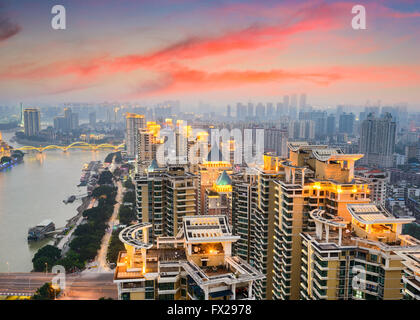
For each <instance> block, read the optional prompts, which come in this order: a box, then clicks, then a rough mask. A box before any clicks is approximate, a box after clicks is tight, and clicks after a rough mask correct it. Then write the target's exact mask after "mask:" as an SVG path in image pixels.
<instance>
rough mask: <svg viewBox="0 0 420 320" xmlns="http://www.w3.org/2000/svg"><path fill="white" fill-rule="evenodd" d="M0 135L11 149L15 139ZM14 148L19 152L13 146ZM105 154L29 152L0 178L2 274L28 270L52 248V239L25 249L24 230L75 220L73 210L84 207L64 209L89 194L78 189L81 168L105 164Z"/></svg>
mask: <svg viewBox="0 0 420 320" xmlns="http://www.w3.org/2000/svg"><path fill="white" fill-rule="evenodd" d="M2 134H3V140H4V141H6V142H7V143H8V144H11V143H10V140H11V138H12V137H13V136H14V133H13V132H4V131H2ZM12 145H13V146H14V147H15V148H18V147H19V145H18V144H17V143H15V144H12ZM107 154H108V152H107V151H103V150H99V151H97V152H90V151H85V150H72V152H68V153H64V152H62V151H61V150H57V151H56V150H49V151H48V152H44V153H42V154H41V153H38V152H28V153H27V154H25V157H24V161H23V162H22V163H20V164H18V165H15V166H13V167H12V168H9V169H6V170H3V171H1V172H0V272H8V271H10V272H30V270H32V268H33V264H32V259H33V257H34V254H35V253H36V252H37V251H38V250H39V249H40V248H41V247H43V246H45V245H47V244H51V245H52V244H54V240H55V239H53V238H47V239H44V240H42V241H39V242H33V243H32V242H31V243H28V240H27V237H28V229H29V228H31V227H33V226H35V225H37V224H39V223H40V222H41V221H43V220H46V219H49V220H52V221H53V222H54V223H55V225H56V226H57V227H64V226H65V225H66V224H68V223H69V222H70V223H72V222H73V221H71V219H76V220H77V218H75V216H76V215H77V213H78V211H77V207H79V206H80V205H81V204H82V201H81V200H76V201H75V202H73V203H69V204H64V203H63V199H67V198H68V197H69V195H79V194H86V193H87V189H86V187H77V185H78V184H79V183H80V174H81V170H82V168H83V165H84V164H85V163H89V162H90V161H103V159H104V158H105V157H106V155H107ZM69 220H70V221H69Z"/></svg>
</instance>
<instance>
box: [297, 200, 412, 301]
mask: <svg viewBox="0 0 420 320" xmlns="http://www.w3.org/2000/svg"><path fill="white" fill-rule="evenodd" d="M347 212H349V213H350V216H349V217H348V218H346V217H342V216H331V215H329V214H327V213H326V212H325V211H324V210H322V209H315V210H313V211H311V212H310V215H311V217H312V219H313V220H314V222H315V225H316V229H315V230H314V231H311V232H303V233H302V234H301V235H302V239H303V241H302V269H301V271H302V273H301V278H302V282H301V298H302V299H311V300H312V299H313V300H318V299H328V300H338V299H339V300H350V299H351V300H400V299H401V298H402V293H401V292H402V289H403V286H402V281H401V280H402V271H403V269H404V265H403V263H402V259H401V257H400V256H399V255H398V252H401V251H405V250H407V249H410V248H411V249H412V250H417V252H418V250H419V249H420V246H419V244H420V242H419V241H418V240H416V239H414V238H412V237H411V236H407V235H401V229H402V225H403V224H405V223H410V222H412V221H413V220H414V219H413V218H395V217H394V216H393V215H392V214H391V213H390V212H388V211H386V209H384V208H383V207H382V206H379V205H375V204H371V203H367V204H348V205H347Z"/></svg>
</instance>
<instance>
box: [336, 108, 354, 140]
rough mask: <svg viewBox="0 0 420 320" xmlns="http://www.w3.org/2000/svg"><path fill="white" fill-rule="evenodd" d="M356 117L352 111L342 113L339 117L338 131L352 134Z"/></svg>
mask: <svg viewBox="0 0 420 320" xmlns="http://www.w3.org/2000/svg"><path fill="white" fill-rule="evenodd" d="M355 119H356V117H355V115H354V114H353V113H345V112H344V113H343V114H341V115H340V117H339V122H338V132H340V133H347V134H350V135H352V134H353V133H354V121H355Z"/></svg>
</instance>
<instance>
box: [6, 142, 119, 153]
mask: <svg viewBox="0 0 420 320" xmlns="http://www.w3.org/2000/svg"><path fill="white" fill-rule="evenodd" d="M124 145H125V144H124V143H123V144H120V145H118V146H116V145H112V144H109V143H103V144H90V143H87V142H83V141H77V142H73V143H72V144H69V145H68V146H58V145H47V146H40V147H35V146H23V147H19V148H16V149H14V150H20V151H38V152H40V153H42V152H44V151H46V150H57V149H58V150H63V152H67V151H68V150H69V149H82V150H93V151H96V150H100V149H113V150H114V151H120V150H122V149H123V148H124Z"/></svg>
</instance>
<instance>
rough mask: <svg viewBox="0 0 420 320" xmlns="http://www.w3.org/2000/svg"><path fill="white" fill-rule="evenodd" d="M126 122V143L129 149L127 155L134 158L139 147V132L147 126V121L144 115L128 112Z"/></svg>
mask: <svg viewBox="0 0 420 320" xmlns="http://www.w3.org/2000/svg"><path fill="white" fill-rule="evenodd" d="M125 123H126V129H125V145H126V150H127V156H128V157H131V158H134V157H135V156H136V152H137V149H138V146H137V141H138V138H137V136H138V132H139V129H144V128H146V121H145V118H144V115H140V114H135V113H127V115H126V122H125Z"/></svg>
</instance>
